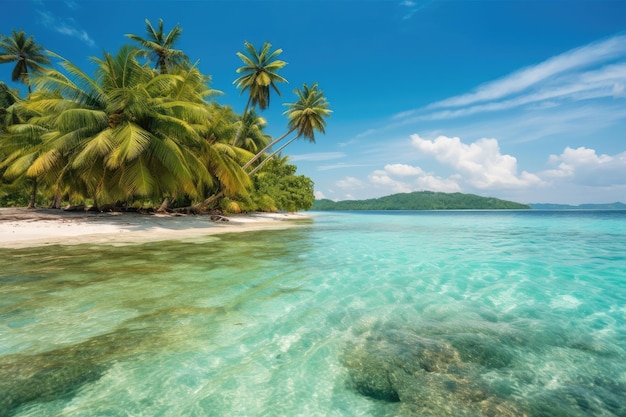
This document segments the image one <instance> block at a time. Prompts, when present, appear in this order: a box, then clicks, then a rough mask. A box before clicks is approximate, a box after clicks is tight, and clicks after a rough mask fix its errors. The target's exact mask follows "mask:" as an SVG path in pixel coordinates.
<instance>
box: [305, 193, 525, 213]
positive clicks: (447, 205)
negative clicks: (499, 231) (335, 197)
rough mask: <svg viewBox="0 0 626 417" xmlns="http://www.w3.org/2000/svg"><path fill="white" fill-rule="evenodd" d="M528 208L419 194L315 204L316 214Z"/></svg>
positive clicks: (487, 200)
mask: <svg viewBox="0 0 626 417" xmlns="http://www.w3.org/2000/svg"><path fill="white" fill-rule="evenodd" d="M530 208H531V207H530V206H528V205H526V204H520V203H515V202H512V201H506V200H500V199H497V198H493V197H481V196H478V195H474V194H462V193H441V192H434V191H419V192H413V193H400V194H393V195H389V196H385V197H381V198H372V199H368V200H345V201H336V202H335V201H331V200H328V199H323V200H315V202H314V203H313V207H312V208H311V209H312V210H318V211H330V210H527V209H530Z"/></svg>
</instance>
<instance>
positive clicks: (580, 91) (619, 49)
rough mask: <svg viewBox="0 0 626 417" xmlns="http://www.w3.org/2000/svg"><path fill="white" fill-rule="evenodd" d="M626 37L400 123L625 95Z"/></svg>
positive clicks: (405, 115) (403, 116)
mask: <svg viewBox="0 0 626 417" xmlns="http://www.w3.org/2000/svg"><path fill="white" fill-rule="evenodd" d="M624 85H626V36H624V35H618V36H614V37H611V38H609V39H606V40H603V41H599V42H593V43H591V44H588V45H585V46H583V47H580V48H576V49H573V50H570V51H568V52H565V53H563V54H560V55H557V56H554V57H551V58H549V59H547V60H545V61H544V62H541V63H539V64H537V65H534V66H531V67H526V68H523V69H521V70H518V71H515V72H513V73H512V74H510V75H508V76H505V77H503V78H500V79H497V80H494V81H491V82H488V83H486V84H483V85H481V86H479V87H477V88H476V89H474V90H473V91H471V92H469V93H464V94H461V95H458V96H453V97H449V98H447V99H444V100H441V101H438V102H435V103H432V104H430V105H428V106H426V107H423V108H419V109H414V110H409V111H405V112H402V113H398V114H396V115H395V116H394V119H395V120H396V121H399V122H402V121H404V122H410V121H414V120H443V119H453V118H459V117H465V116H470V115H476V114H482V113H489V112H496V111H503V110H509V109H513V108H522V107H524V108H530V107H531V106H534V108H537V107H544V108H547V107H557V106H559V105H561V104H568V103H572V102H580V101H586V100H591V99H599V98H622V97H624Z"/></svg>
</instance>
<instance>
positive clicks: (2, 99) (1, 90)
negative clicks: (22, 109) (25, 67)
mask: <svg viewBox="0 0 626 417" xmlns="http://www.w3.org/2000/svg"><path fill="white" fill-rule="evenodd" d="M19 101H20V96H19V93H18V92H17V91H15V90H12V89H11V88H9V86H7V85H6V84H5V83H3V82H2V81H0V131H2V130H3V129H4V128H6V127H7V126H9V125H11V124H15V123H17V122H18V120H19V119H17V117H18V115H17V114H16V113H15V111H14V109H15V106H14V104H16V103H18V102H19Z"/></svg>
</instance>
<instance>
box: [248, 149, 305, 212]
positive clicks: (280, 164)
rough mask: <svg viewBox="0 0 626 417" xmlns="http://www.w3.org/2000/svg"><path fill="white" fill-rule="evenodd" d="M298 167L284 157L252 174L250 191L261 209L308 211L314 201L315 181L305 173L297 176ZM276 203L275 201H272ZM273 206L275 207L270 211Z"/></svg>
mask: <svg viewBox="0 0 626 417" xmlns="http://www.w3.org/2000/svg"><path fill="white" fill-rule="evenodd" d="M296 169H297V168H296V166H295V165H291V164H287V163H285V162H284V160H283V159H272V160H271V161H270V162H268V163H267V164H265V166H264V167H263V170H261V171H259V172H258V173H257V174H256V175H255V176H254V177H253V183H254V191H253V192H252V193H251V194H252V198H253V200H254V201H255V202H256V204H257V208H256V209H257V210H259V211H276V210H284V211H299V210H308V209H310V208H311V206H312V205H313V201H315V196H314V193H313V181H312V180H311V179H310V178H308V177H305V176H304V175H295V174H296ZM272 203H273V204H272ZM268 208H274V209H276V210H267V209H268Z"/></svg>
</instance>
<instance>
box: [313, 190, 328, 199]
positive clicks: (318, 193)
mask: <svg viewBox="0 0 626 417" xmlns="http://www.w3.org/2000/svg"><path fill="white" fill-rule="evenodd" d="M314 195H315V199H316V200H324V199H325V198H326V196H325V195H324V193H323V192H321V191H315V193H314Z"/></svg>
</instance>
